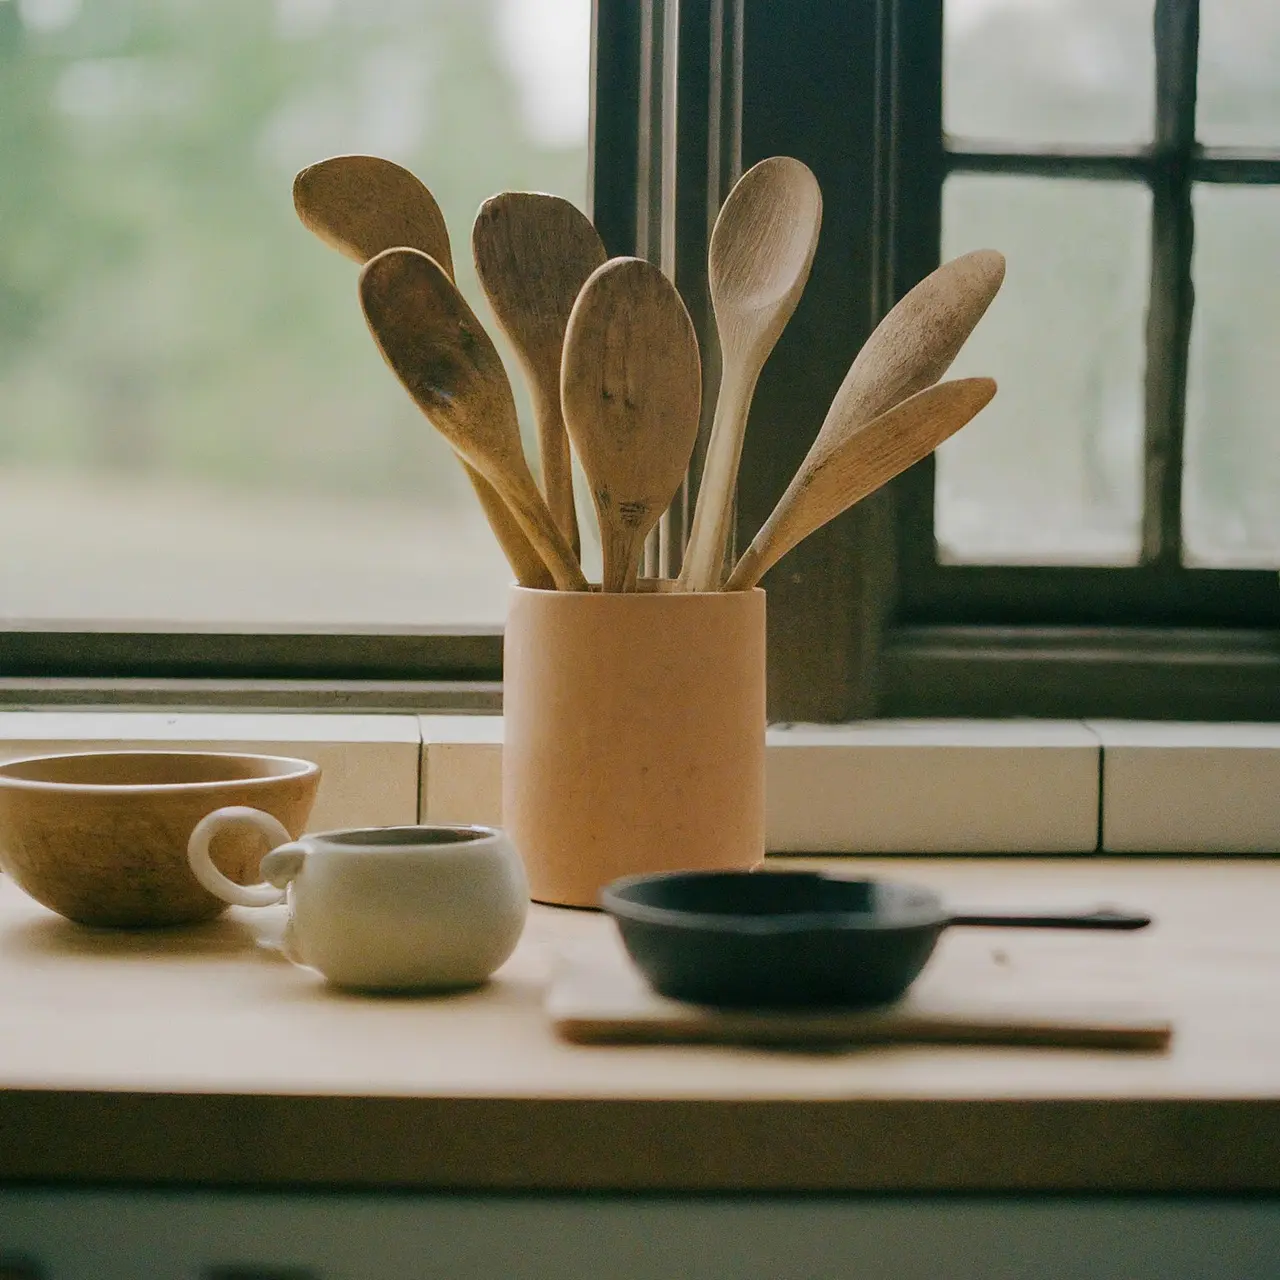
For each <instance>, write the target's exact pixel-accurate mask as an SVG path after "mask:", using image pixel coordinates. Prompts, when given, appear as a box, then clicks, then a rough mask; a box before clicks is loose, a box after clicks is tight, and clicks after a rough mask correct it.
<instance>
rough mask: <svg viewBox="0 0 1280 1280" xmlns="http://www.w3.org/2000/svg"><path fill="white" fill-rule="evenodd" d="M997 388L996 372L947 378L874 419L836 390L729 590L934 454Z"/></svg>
mask: <svg viewBox="0 0 1280 1280" xmlns="http://www.w3.org/2000/svg"><path fill="white" fill-rule="evenodd" d="M995 393H996V384H995V382H994V381H993V380H992V379H991V378H960V379H957V380H956V381H954V382H943V383H940V384H939V385H938V386H935V387H927V388H926V389H925V390H923V391H918V392H916V394H915V395H913V396H911V397H909V398H908V399H906V400H903V401H901V402H900V403H898V404H897V405H895V406H894V407H893V408H892V409H890V410H888V412H886V413H882V414H881V415H880V416H879V417H878V418H873V419H872V420H871V421H870V422H867V423H860V422H858V421H857V420H856V418H855V417H854V416H853V415H852V412H851V409H853V408H856V405H857V401H856V400H843V399H841V397H840V396H839V395H837V396H836V399H835V401H834V403H833V404H832V406H831V408H830V410H829V411H828V413H827V417H826V421H825V422H823V424H822V430H821V432H819V434H818V438H817V439H816V440H815V441H814V443H813V447H812V448H811V449H810V450H809V453H808V455H807V456H806V457H805V460H804V461H803V462H802V463H801V464H800V470H799V471H797V472H796V474H795V477H794V478H793V479H792V481H791V483H790V484H789V485H788V486H787V491H786V493H784V494H783V495H782V497H781V499H780V500H779V502H778V505H777V506H776V507H775V508H774V509H773V513H772V514H771V515H770V516H769V518H768V520H766V521H765V523H764V527H763V528H762V529H761V530H760V532H759V533H758V534H756V536H755V540H754V541H753V542H752V543H751V545H750V546H749V547H748V548H747V550H746V551H745V552H744V553H743V555H742V558H741V559H740V560H739V561H738V563H737V564H736V565H735V566H734V569H733V572H732V573H731V574H730V575H729V580H728V581H727V582H726V583H725V590H726V591H747V590H749V589H750V588H751V587H754V586H755V585H756V583H757V582H759V581H760V579H761V578H762V577H763V576H764V574H765V573H766V572H767V571H768V570H769V569H770V568H771V567H772V566H773V565H774V564H776V563H777V562H778V561H779V560H780V559H781V558H782V557H783V556H784V555H786V554H787V552H788V551H790V550H791V549H792V547H794V546H795V545H796V544H797V543H798V542H800V541H801V540H802V539H804V538H807V537H808V536H809V535H810V534H811V533H812V532H813V531H814V530H815V529H818V528H820V527H821V526H822V525H824V524H826V523H827V521H828V520H832V519H834V518H835V517H836V516H838V515H839V514H840V513H841V512H842V511H844V510H846V509H847V508H848V507H851V506H853V504H854V503H855V502H857V501H859V500H860V499H862V498H865V497H866V496H867V494H869V493H872V492H873V491H874V490H876V489H878V488H879V487H880V486H881V485H882V484H884V483H886V482H887V481H889V480H892V479H893V477H894V476H896V475H897V474H898V473H899V472H900V471H905V470H906V469H907V468H908V467H910V466H913V465H914V464H915V463H917V462H919V461H920V459H921V458H923V457H925V456H926V455H927V454H929V453H932V452H933V450H934V449H936V448H937V447H938V445H940V444H941V443H942V442H943V441H944V440H945V439H946V438H947V437H948V436H950V435H954V434H955V432H957V431H959V430H960V428H961V427H963V426H964V424H965V423H966V422H968V421H969V420H970V419H971V418H973V417H974V416H975V415H976V414H977V413H978V412H979V410H981V409H982V408H983V407H984V406H985V405H986V404H987V402H988V401H989V400H990V399H991V397H992V396H994V395H995Z"/></svg>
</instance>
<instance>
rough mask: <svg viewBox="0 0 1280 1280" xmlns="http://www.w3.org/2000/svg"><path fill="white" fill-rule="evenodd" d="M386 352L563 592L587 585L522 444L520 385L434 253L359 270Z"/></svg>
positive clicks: (364, 300)
mask: <svg viewBox="0 0 1280 1280" xmlns="http://www.w3.org/2000/svg"><path fill="white" fill-rule="evenodd" d="M360 305H361V306H362V307H363V308H364V315H365V319H366V320H367V321H368V323H369V329H370V331H371V332H372V334H373V337H374V341H375V342H376V343H377V344H378V349H379V350H380V351H381V352H382V354H383V357H384V358H385V359H386V361H387V363H388V364H389V365H390V366H391V368H392V369H393V370H394V371H395V374H396V376H397V377H398V378H399V379H400V381H401V383H403V384H404V387H405V389H406V390H407V391H408V392H409V394H410V395H411V396H412V397H413V399H414V401H415V403H416V404H417V405H418V407H419V408H420V409H421V410H422V412H423V413H425V414H426V415H427V417H428V418H430V420H431V422H432V424H433V425H434V426H435V428H436V430H438V431H439V432H440V434H441V435H442V436H444V437H445V439H446V440H448V441H449V443H450V444H451V445H453V447H454V449H456V450H457V452H458V453H459V454H460V455H461V456H462V457H463V458H465V459H466V461H467V462H469V463H470V464H471V466H473V467H474V468H475V469H476V470H477V471H478V472H480V474H481V475H482V476H484V478H485V479H486V480H487V481H488V482H489V483H490V484H491V485H493V487H494V488H495V489H496V490H497V491H498V493H499V494H500V495H501V497H502V499H503V501H504V502H505V503H506V505H507V506H508V507H509V508H510V509H511V511H512V512H513V513H514V515H515V517H516V519H517V520H518V521H519V522H520V526H521V528H522V529H523V530H524V532H525V534H526V536H527V537H528V539H529V541H530V542H531V543H533V546H534V548H535V550H536V551H537V553H538V555H539V556H540V557H541V558H542V560H543V562H544V563H545V564H546V566H547V568H548V569H549V570H550V571H551V577H552V579H553V580H554V582H555V585H556V586H557V587H559V588H560V589H561V590H569V591H585V590H586V587H587V580H586V578H584V577H583V575H582V569H581V567H580V566H579V564H578V560H577V557H576V556H575V555H574V554H573V552H572V550H571V549H570V548H569V544H568V543H567V542H565V540H564V536H563V534H561V532H560V530H559V528H557V526H556V523H555V521H554V520H553V519H552V518H551V512H550V511H548V510H547V504H546V502H544V501H543V498H542V494H541V493H539V492H538V486H537V485H536V484H535V483H534V480H533V476H532V475H531V474H530V472H529V464H528V463H527V462H526V461H525V457H524V448H523V446H522V445H521V443H520V423H519V421H518V420H517V418H516V405H515V400H514V399H513V398H512V395H511V384H510V383H509V382H508V381H507V372H506V370H505V369H504V368H503V366H502V360H501V359H500V358H499V356H498V352H497V350H496V349H495V348H494V345H493V342H492V340H491V339H490V338H489V335H488V334H487V333H485V331H484V328H483V326H482V325H481V324H480V321H479V320H477V319H476V317H475V314H474V313H473V312H472V310H471V308H470V307H469V306H468V305H467V302H466V299H465V298H464V297H463V296H462V294H460V293H459V292H458V289H457V286H456V285H455V284H454V283H453V281H452V280H450V279H449V277H448V275H446V274H445V271H444V269H443V268H442V267H441V266H440V264H439V263H438V262H436V260H435V259H434V258H431V257H429V256H428V255H427V254H425V253H422V252H420V251H419V250H417V249H407V248H398V249H386V250H384V251H383V252H382V253H380V254H378V255H377V257H374V258H371V259H370V260H369V261H368V262H367V263H365V265H364V269H363V270H362V271H361V272H360Z"/></svg>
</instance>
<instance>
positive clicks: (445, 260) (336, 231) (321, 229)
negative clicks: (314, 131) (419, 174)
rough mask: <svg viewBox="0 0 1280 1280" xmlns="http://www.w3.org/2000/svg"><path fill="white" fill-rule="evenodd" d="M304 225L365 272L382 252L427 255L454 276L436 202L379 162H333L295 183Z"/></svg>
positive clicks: (404, 173)
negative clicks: (416, 251) (404, 247)
mask: <svg viewBox="0 0 1280 1280" xmlns="http://www.w3.org/2000/svg"><path fill="white" fill-rule="evenodd" d="M293 207H294V208H295V209H296V210H297V211H298V217H299V218H301V219H302V225H303V226H304V227H306V228H307V230H308V231H311V232H313V233H314V234H315V235H317V236H318V237H319V238H320V239H321V240H323V241H324V242H325V244H327V245H328V246H329V247H330V248H332V249H336V250H337V251H338V252H339V253H340V254H342V255H343V256H344V257H347V258H350V259H351V260H352V261H353V262H358V263H360V265H361V266H363V265H364V264H365V263H366V262H368V261H369V259H370V258H373V257H376V256H377V255H378V254H380V253H381V252H382V251H383V249H393V248H395V247H397V246H398V245H408V246H409V247H410V248H412V249H421V250H422V252H423V253H429V254H430V255H431V256H432V257H433V258H435V260H436V261H437V262H438V263H439V264H440V265H441V266H442V267H443V268H444V269H445V272H446V273H447V274H448V275H449V276H450V278H452V276H453V256H452V255H451V253H450V252H449V232H448V229H447V228H446V227H445V222H444V215H443V214H442V213H441V212H440V206H439V205H438V204H437V203H436V200H435V197H434V196H433V195H432V194H431V192H430V191H428V190H427V188H426V187H425V186H423V185H422V183H421V182H419V181H418V179H417V178H415V177H414V175H413V174H411V173H410V172H409V170H408V169H402V168H401V167H400V166H399V165H398V164H393V163H392V162H391V161H390V160H383V159H381V158H379V157H378V156H332V157H330V158H329V159H328V160H321V161H320V162H319V163H318V164H313V165H308V166H307V167H306V168H305V169H303V170H301V172H299V174H298V175H297V177H295V178H294V180H293Z"/></svg>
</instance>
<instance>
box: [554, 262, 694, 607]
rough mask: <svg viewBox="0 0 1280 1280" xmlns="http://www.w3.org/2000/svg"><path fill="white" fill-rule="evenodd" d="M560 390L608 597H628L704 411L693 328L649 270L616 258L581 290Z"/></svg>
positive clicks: (667, 286)
mask: <svg viewBox="0 0 1280 1280" xmlns="http://www.w3.org/2000/svg"><path fill="white" fill-rule="evenodd" d="M560 387H561V398H562V401H563V404H564V417H565V423H566V424H567V425H568V428H569V435H570V436H571V437H572V439H573V444H574V448H575V449H577V451H578V457H579V458H580V459H581V460H582V469H583V471H584V472H586V476H587V480H588V482H589V484H590V486H591V496H592V498H593V499H594V501H595V506H596V514H597V516H598V517H599V520H600V543H601V548H602V551H603V555H604V573H603V575H602V578H603V580H602V586H603V589H604V590H605V591H630V590H632V589H634V587H635V583H636V574H637V572H638V570H639V564H640V553H641V551H642V549H643V547H644V540H645V538H646V536H647V535H648V533H649V531H650V530H651V529H652V528H653V526H654V525H655V524H657V522H658V520H659V518H660V517H661V515H662V513H663V512H664V511H665V510H666V509H667V507H669V506H670V505H671V500H672V498H674V497H675V494H676V490H677V489H679V488H680V482H681V480H682V479H683V478H684V475H685V472H686V471H687V470H688V467H689V455H690V454H691V453H692V452H693V442H694V439H695V438H696V437H697V434H698V418H699V412H700V408H701V403H702V368H701V364H700V361H699V357H698V339H697V336H696V335H695V333H694V331H693V322H692V321H691V320H690V319H689V313H688V312H687V311H686V310H685V306H684V303H683V302H682V301H681V299H680V295H679V294H678V293H677V292H676V288H675V286H674V285H673V284H672V283H671V282H670V281H669V280H668V279H667V278H666V276H664V275H663V274H662V272H661V271H659V270H658V268H657V267H655V266H654V265H653V264H652V263H649V262H645V261H644V260H643V259H641V258H614V259H612V260H611V261H609V262H606V263H605V264H604V266H602V267H599V268H598V269H597V270H596V271H594V272H593V273H592V274H591V276H590V278H589V279H588V280H587V282H586V284H584V285H583V286H582V292H581V293H580V294H579V295H578V300H577V302H575V303H574V304H573V310H572V312H571V313H570V315H569V325H568V329H567V330H566V332H565V339H564V363H563V368H562V370H561V383H560Z"/></svg>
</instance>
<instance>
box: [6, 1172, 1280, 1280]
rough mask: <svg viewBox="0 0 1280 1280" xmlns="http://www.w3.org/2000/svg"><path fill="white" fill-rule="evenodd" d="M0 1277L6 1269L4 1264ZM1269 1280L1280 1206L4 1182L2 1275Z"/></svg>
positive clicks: (340, 1279) (87, 1278) (1277, 1266)
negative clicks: (91, 1187)
mask: <svg viewBox="0 0 1280 1280" xmlns="http://www.w3.org/2000/svg"><path fill="white" fill-rule="evenodd" d="M6 1266H7V1267H8V1268H9V1271H8V1272H6V1270H5V1267H6ZM9 1275H12V1276H13V1277H15V1280H16V1277H22V1280H26V1277H27V1276H28V1275H29V1276H30V1277H32V1278H33V1280H34V1278H35V1277H39V1278H40V1280H400V1278H401V1277H404V1278H405V1280H433V1278H434V1277H441V1278H442V1280H443V1278H445V1277H447V1278H448V1280H461V1278H475V1280H506V1277H511V1278H512V1280H587V1278H588V1277H590V1278H591V1280H603V1278H607V1280H659V1278H661V1280H672V1278H683V1277H689V1278H690V1280H741V1278H742V1277H756V1276H759V1277H763V1278H766V1280H791V1278H792V1277H794V1278H795V1280H826V1278H827V1277H830V1278H831V1280H837V1278H839V1280H845V1278H846V1277H857V1278H858V1280H880V1278H881V1277H883V1278H884V1280H1113V1278H1114V1280H1184V1278H1188V1280H1190V1278H1196V1280H1200V1278H1203V1280H1276V1277H1277V1276H1280V1200H1275V1201H1259V1200H1252V1201H1247V1202H1246V1201H1239V1202H1234V1201H1224V1200H1190V1199H1181V1200H1158V1199H1129V1200H1109V1199H1100V1198H1089V1199H1085V1198H1043V1197H1040V1198H1026V1199H1010V1198H997V1197H991V1198H964V1199H959V1198H937V1199H927V1198H918V1199H915V1198H902V1197H843V1198H836V1197H758V1198H752V1197H742V1196H736V1197H698V1198H688V1199H675V1198H671V1197H660V1198H659V1197H636V1196H632V1197H611V1196H597V1197H578V1196H559V1197H539V1196H504V1197H497V1196H447V1195H430V1196H424V1195H410V1194H404V1195H399V1194H386V1195H375V1194H346V1193H319V1194H317V1193H308V1194H275V1193H271V1194H266V1193H264V1194H260V1195H250V1194H243V1193H238V1192H237V1193H220V1192H210V1191H198V1192H188V1191H183V1192H160V1191H145V1192H133V1191H52V1190H40V1189H26V1188H5V1189H0V1280H8V1276H9Z"/></svg>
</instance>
